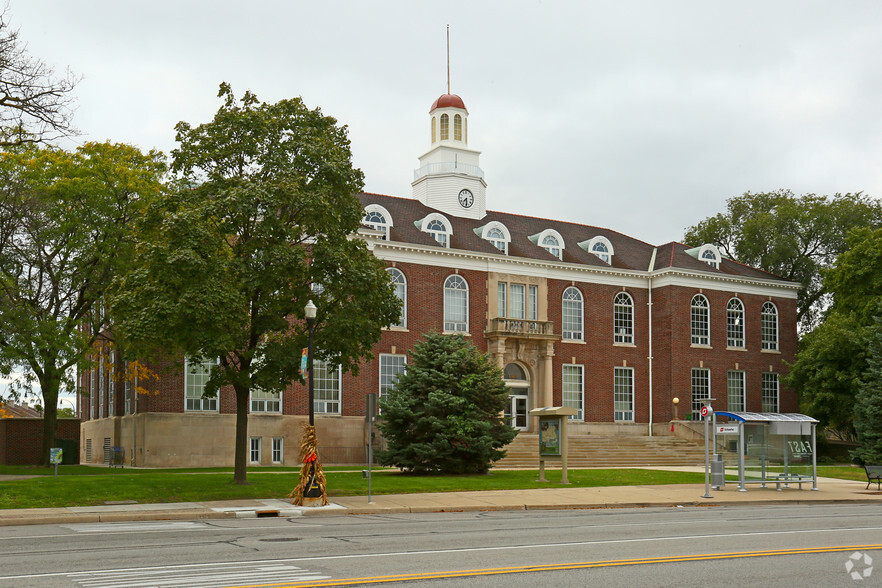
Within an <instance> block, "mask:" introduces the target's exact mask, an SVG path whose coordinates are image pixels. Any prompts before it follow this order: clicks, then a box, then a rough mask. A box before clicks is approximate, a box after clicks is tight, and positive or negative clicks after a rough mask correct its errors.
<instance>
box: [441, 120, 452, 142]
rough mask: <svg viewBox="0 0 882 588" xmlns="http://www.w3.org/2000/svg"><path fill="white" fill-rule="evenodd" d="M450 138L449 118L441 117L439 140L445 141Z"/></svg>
mask: <svg viewBox="0 0 882 588" xmlns="http://www.w3.org/2000/svg"><path fill="white" fill-rule="evenodd" d="M449 138H450V117H449V116H447V115H446V114H442V115H441V140H442V141H446V140H447V139H449Z"/></svg>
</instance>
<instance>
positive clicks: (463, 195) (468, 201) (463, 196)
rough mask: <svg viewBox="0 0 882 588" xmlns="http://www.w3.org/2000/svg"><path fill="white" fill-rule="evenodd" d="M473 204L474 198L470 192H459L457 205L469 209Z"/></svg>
mask: <svg viewBox="0 0 882 588" xmlns="http://www.w3.org/2000/svg"><path fill="white" fill-rule="evenodd" d="M474 203H475V197H474V196H473V195H472V192H471V190H460V191H459V204H460V205H461V206H462V207H463V208H471V206H472V204H474Z"/></svg>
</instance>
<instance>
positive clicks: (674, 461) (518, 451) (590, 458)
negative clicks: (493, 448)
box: [494, 432, 704, 468]
mask: <svg viewBox="0 0 882 588" xmlns="http://www.w3.org/2000/svg"><path fill="white" fill-rule="evenodd" d="M506 452H507V453H506V456H505V457H504V458H503V459H501V460H499V461H498V462H496V464H495V465H494V467H496V468H536V467H538V466H539V436H538V435H536V434H533V433H524V432H521V433H519V434H518V436H517V437H515V440H514V441H513V442H512V443H511V444H510V445H509V446H508V447H506ZM546 465H548V462H546ZM698 465H701V466H703V465H704V445H699V444H697V443H695V442H692V441H686V440H685V439H679V438H677V437H670V436H667V435H662V436H653V437H648V436H638V435H570V436H569V455H568V459H567V467H568V468H614V467H640V466H698ZM551 467H554V465H553V464H552V466H551Z"/></svg>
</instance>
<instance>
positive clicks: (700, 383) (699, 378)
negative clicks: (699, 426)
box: [692, 368, 710, 421]
mask: <svg viewBox="0 0 882 588" xmlns="http://www.w3.org/2000/svg"><path fill="white" fill-rule="evenodd" d="M705 398H710V370H709V369H706V368H692V420H694V421H697V420H700V419H701V406H702V404H701V401H702V400H703V399H705Z"/></svg>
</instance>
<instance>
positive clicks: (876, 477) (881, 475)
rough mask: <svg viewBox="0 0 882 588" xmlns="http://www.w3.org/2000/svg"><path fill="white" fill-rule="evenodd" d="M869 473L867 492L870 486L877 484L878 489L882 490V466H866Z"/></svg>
mask: <svg viewBox="0 0 882 588" xmlns="http://www.w3.org/2000/svg"><path fill="white" fill-rule="evenodd" d="M864 469H865V470H866V471H867V490H869V489H870V484H872V483H873V482H876V489H882V465H865V466H864Z"/></svg>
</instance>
